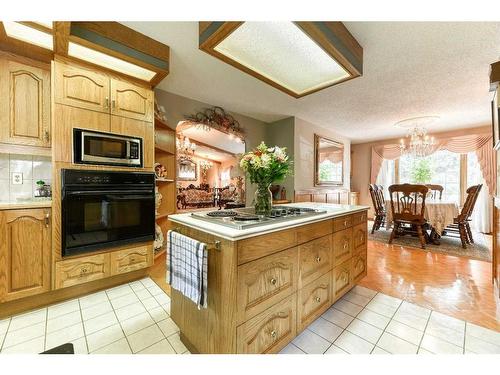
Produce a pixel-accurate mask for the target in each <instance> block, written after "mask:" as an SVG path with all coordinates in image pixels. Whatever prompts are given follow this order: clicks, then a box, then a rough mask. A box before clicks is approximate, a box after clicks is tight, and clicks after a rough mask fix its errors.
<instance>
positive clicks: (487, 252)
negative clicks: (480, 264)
mask: <svg viewBox="0 0 500 375" xmlns="http://www.w3.org/2000/svg"><path fill="white" fill-rule="evenodd" d="M372 225H373V222H369V224H368V229H369V232H368V238H369V239H370V240H372V241H378V242H383V243H386V244H387V243H389V238H390V236H391V232H392V229H391V230H387V229H386V228H385V227H381V228H380V229H379V230H377V231H375V233H374V234H371V231H372ZM472 236H473V238H474V243H473V244H470V245H467V248H466V249H464V248H462V243H461V242H460V238H459V237H452V236H443V237H441V238H440V239H439V242H440V245H436V244H432V243H428V244H426V248H425V250H424V249H422V248H421V247H420V242H419V239H418V237H412V236H410V235H405V236H401V237H397V238H395V239H394V240H393V241H392V244H393V245H399V246H404V247H410V248H411V247H413V248H417V249H419V250H424V251H430V252H433V253H441V254H447V255H454V256H459V257H466V258H471V259H477V260H482V261H485V262H491V241H490V240H489V239H488V238H486V235H484V234H483V233H480V232H473V233H472Z"/></svg>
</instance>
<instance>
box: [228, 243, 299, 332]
mask: <svg viewBox="0 0 500 375" xmlns="http://www.w3.org/2000/svg"><path fill="white" fill-rule="evenodd" d="M297 276H298V249H297V248H296V247H294V248H292V249H289V250H285V251H281V252H279V253H277V254H273V255H269V256H267V257H264V258H261V259H258V260H255V261H253V262H250V263H247V264H244V265H242V266H239V267H238V297H237V300H238V312H237V315H238V322H239V323H241V322H244V321H246V320H248V319H249V318H251V317H253V316H255V315H257V314H259V313H261V312H262V311H264V310H266V309H267V308H269V307H270V306H271V305H273V304H275V303H276V302H278V301H279V300H281V299H283V298H285V297H286V296H288V295H290V294H292V293H294V292H295V291H296V290H297V279H298V277H297Z"/></svg>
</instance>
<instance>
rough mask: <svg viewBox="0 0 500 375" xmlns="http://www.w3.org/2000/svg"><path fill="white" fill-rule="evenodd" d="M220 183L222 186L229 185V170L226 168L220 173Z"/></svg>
mask: <svg viewBox="0 0 500 375" xmlns="http://www.w3.org/2000/svg"><path fill="white" fill-rule="evenodd" d="M220 183H221V185H222V186H229V184H230V183H231V168H226V169H224V170H223V171H222V172H221V174H220Z"/></svg>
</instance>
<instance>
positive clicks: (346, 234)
mask: <svg viewBox="0 0 500 375" xmlns="http://www.w3.org/2000/svg"><path fill="white" fill-rule="evenodd" d="M351 257H352V229H351V228H349V229H344V230H343V231H341V232H337V233H334V234H333V264H334V266H338V265H339V264H341V263H344V262H345V261H346V260H348V259H351Z"/></svg>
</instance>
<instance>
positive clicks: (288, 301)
mask: <svg viewBox="0 0 500 375" xmlns="http://www.w3.org/2000/svg"><path fill="white" fill-rule="evenodd" d="M296 332H297V295H296V293H293V294H292V295H291V296H289V297H287V298H285V299H284V300H282V301H281V302H279V303H277V304H276V305H274V306H273V307H271V308H269V309H267V310H266V311H263V312H262V313H260V314H259V315H257V316H255V317H253V318H252V319H250V320H249V321H247V322H245V323H243V324H241V325H240V326H239V327H238V328H237V329H236V350H237V353H238V354H264V353H278V352H279V351H280V350H281V349H283V348H284V347H285V346H286V345H287V344H288V343H289V342H290V341H292V339H293V338H294V337H295V335H296Z"/></svg>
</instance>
